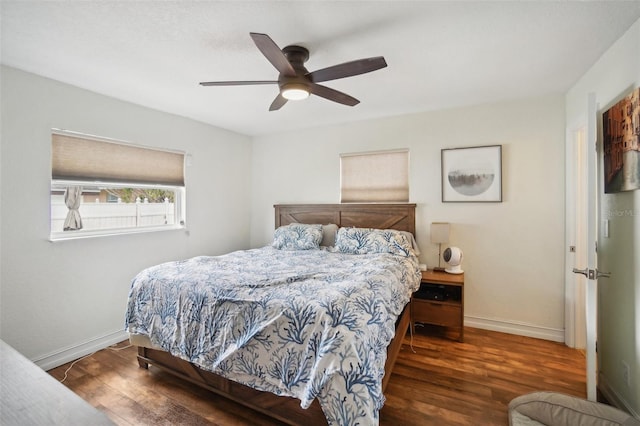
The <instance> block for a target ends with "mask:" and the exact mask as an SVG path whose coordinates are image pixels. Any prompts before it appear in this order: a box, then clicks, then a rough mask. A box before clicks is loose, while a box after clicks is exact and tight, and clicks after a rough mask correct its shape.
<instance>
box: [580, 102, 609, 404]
mask: <svg viewBox="0 0 640 426" xmlns="http://www.w3.org/2000/svg"><path fill="white" fill-rule="evenodd" d="M587 103H588V106H587V125H586V129H585V132H584V135H585V141H584V149H583V150H581V155H580V161H579V163H581V164H582V166H583V167H582V168H583V170H584V173H583V174H582V176H583V183H584V185H585V190H584V192H583V194H584V196H583V197H579V198H578V199H580V200H581V201H580V202H581V203H584V205H583V206H582V208H583V209H584V210H583V211H584V213H585V216H586V217H585V222H586V223H585V224H584V225H585V226H584V230H583V231H582V232H584V234H585V235H584V241H585V244H584V247H586V252H585V253H584V256H582V257H576V262H583V261H584V259H585V258H586V263H585V264H581V265H577V264H576V265H574V268H573V272H575V273H578V274H582V275H584V276H585V279H586V284H585V288H584V303H585V309H584V314H585V328H586V342H585V352H586V359H587V371H586V377H587V398H588V399H589V400H591V401H595V400H596V387H597V354H596V342H597V336H598V327H597V321H598V309H597V308H598V278H600V277H606V276H608V274H606V273H601V272H599V271H598V254H597V244H598V241H597V236H598V180H597V177H598V169H597V158H598V152H597V145H596V132H597V123H596V102H595V95H594V94H589V96H588V101H587Z"/></svg>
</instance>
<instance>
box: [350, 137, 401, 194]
mask: <svg viewBox="0 0 640 426" xmlns="http://www.w3.org/2000/svg"><path fill="white" fill-rule="evenodd" d="M340 169H341V170H340V173H341V175H340V176H341V178H340V186H341V188H340V200H341V202H343V203H358V202H396V203H397V202H408V201H409V151H408V150H402V151H384V152H371V153H362V154H342V155H341V156H340Z"/></svg>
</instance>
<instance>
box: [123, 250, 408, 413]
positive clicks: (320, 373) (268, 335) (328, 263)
mask: <svg viewBox="0 0 640 426" xmlns="http://www.w3.org/2000/svg"><path fill="white" fill-rule="evenodd" d="M419 282H420V271H419V266H418V260H417V258H416V257H415V256H413V255H411V256H409V257H404V256H397V255H392V254H367V255H353V254H340V253H333V252H330V251H328V250H326V249H321V250H301V251H282V250H277V249H274V248H272V247H264V248H261V249H253V250H246V251H237V252H233V253H230V254H227V255H224V256H217V257H205V256H201V257H195V258H192V259H188V260H183V261H176V262H170V263H164V264H161V265H157V266H154V267H151V268H148V269H146V270H144V271H142V272H141V273H140V274H138V276H136V277H135V279H134V280H133V282H132V285H131V291H130V294H129V300H128V309H127V314H126V330H127V331H128V332H129V333H131V334H142V335H147V336H149V338H150V339H151V342H152V343H153V344H154V345H157V346H159V347H162V348H163V349H164V350H166V351H168V352H170V353H171V354H172V355H174V356H177V357H180V358H182V359H184V360H187V361H190V362H192V363H194V364H196V365H198V366H199V367H201V368H203V369H205V370H209V371H212V372H214V373H217V374H219V375H221V376H224V377H226V378H229V379H231V380H234V381H236V382H239V383H242V384H245V385H248V386H251V387H253V388H256V389H259V390H262V391H268V392H272V393H274V394H277V395H286V396H292V397H296V398H298V399H300V400H301V406H302V407H303V408H307V407H308V406H309V405H310V404H311V402H312V401H313V399H314V398H318V400H319V402H320V405H321V407H322V409H323V412H324V413H325V416H326V418H327V421H328V423H329V424H335V425H355V424H359V425H375V424H378V411H379V410H380V408H382V405H383V403H384V396H383V395H382V389H381V386H382V377H383V375H384V365H385V361H386V356H387V352H386V351H387V346H388V344H389V342H390V341H391V339H392V338H393V336H394V334H395V322H396V319H397V318H398V316H399V314H400V313H401V312H402V310H403V308H404V306H405V305H406V304H407V303H408V301H409V298H410V296H411V293H412V292H413V291H415V290H416V289H417V288H418V286H419Z"/></svg>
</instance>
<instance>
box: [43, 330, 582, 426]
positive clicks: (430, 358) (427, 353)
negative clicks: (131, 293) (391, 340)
mask: <svg viewBox="0 0 640 426" xmlns="http://www.w3.org/2000/svg"><path fill="white" fill-rule="evenodd" d="M127 344H128V342H122V343H121V344H119V345H117V346H116V347H114V348H122V347H126V346H127ZM413 350H415V352H413V351H412V349H411V346H410V337H409V336H407V338H406V339H405V344H404V345H403V347H402V350H401V352H400V355H399V357H398V361H397V363H396V366H395V368H394V371H393V374H392V377H391V380H390V381H389V386H388V388H387V391H386V397H387V401H386V403H385V406H384V408H383V409H382V411H381V414H380V424H381V425H501V426H506V425H508V420H507V404H508V403H509V401H510V400H511V399H513V398H515V397H516V396H518V395H522V394H525V393H528V392H532V391H536V390H551V391H558V392H563V393H567V394H570V395H576V396H580V397H585V396H586V390H585V373H584V372H585V358H584V355H583V354H582V353H580V352H579V351H577V350H574V349H570V348H567V347H566V346H564V345H563V344H561V343H554V342H549V341H545V340H539V339H532V338H528V337H522V336H514V335H510V334H504V333H497V332H492V331H485V330H480V329H475V328H468V327H466V328H465V341H464V343H460V342H457V341H455V340H449V339H446V338H445V336H443V335H442V333H441V332H439V330H438V329H436V328H429V329H418V331H417V332H416V335H415V336H414V337H413ZM136 354H137V351H136V349H135V348H133V347H129V348H126V349H124V350H111V349H105V350H102V351H99V352H97V353H95V354H94V355H92V356H90V357H87V358H85V359H82V360H81V361H78V362H77V363H76V364H75V365H74V366H73V368H72V369H71V370H70V371H69V373H68V377H67V379H66V380H65V381H64V384H65V385H66V386H67V387H69V388H70V389H71V390H73V391H74V392H76V393H77V394H78V395H80V396H81V397H82V398H84V399H85V400H87V401H88V402H89V403H90V404H92V405H94V406H95V407H96V408H98V409H99V410H102V411H104V412H105V413H106V414H107V415H108V416H109V417H110V418H111V420H113V421H114V422H115V423H116V424H119V425H220V426H223V425H224V426H227V425H229V426H231V425H234V426H236V425H237V426H240V425H267V426H269V425H278V424H279V423H277V422H274V421H273V420H270V419H268V418H267V417H265V416H263V415H261V414H258V413H255V412H253V411H250V410H248V409H246V408H244V407H242V406H240V405H238V404H236V403H233V402H231V401H228V400H226V399H224V398H221V397H219V396H217V395H215V394H212V393H210V392H208V391H205V390H202V389H199V388H197V387H196V386H194V385H191V384H189V383H186V382H183V381H181V380H179V379H176V378H174V377H173V376H171V375H170V374H168V373H164V372H162V371H160V370H158V369H156V368H154V367H153V366H152V367H150V369H149V370H144V369H141V368H139V367H138V363H137V361H136ZM69 366H70V363H69V364H66V365H63V366H60V367H58V368H55V369H53V370H50V371H49V373H50V374H51V375H52V376H53V377H55V378H57V379H58V380H60V379H62V377H64V372H65V370H67V368H68V367H69Z"/></svg>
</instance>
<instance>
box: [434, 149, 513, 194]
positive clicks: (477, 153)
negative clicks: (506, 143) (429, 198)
mask: <svg viewBox="0 0 640 426" xmlns="http://www.w3.org/2000/svg"><path fill="white" fill-rule="evenodd" d="M442 201H443V202H476V203H478V202H480V203H481V202H486V203H491V202H501V201H502V145H490V146H479V147H470V148H454V149H443V150H442Z"/></svg>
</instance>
